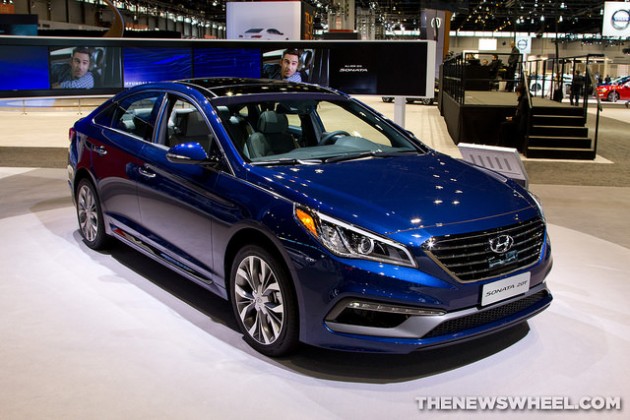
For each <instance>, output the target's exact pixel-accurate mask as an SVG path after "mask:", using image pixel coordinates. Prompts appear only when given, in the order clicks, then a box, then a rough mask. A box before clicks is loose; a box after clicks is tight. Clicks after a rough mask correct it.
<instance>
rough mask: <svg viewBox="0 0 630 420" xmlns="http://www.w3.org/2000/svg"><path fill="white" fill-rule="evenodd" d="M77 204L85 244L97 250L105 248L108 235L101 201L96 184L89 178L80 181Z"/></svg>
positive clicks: (80, 228) (80, 229)
mask: <svg viewBox="0 0 630 420" xmlns="http://www.w3.org/2000/svg"><path fill="white" fill-rule="evenodd" d="M76 205H77V219H78V221H79V232H80V233H81V236H82V237H83V241H84V242H85V244H86V245H87V246H88V247H89V248H91V249H95V250H99V249H103V248H105V247H106V245H107V239H108V237H107V234H106V233H105V223H104V221H103V212H102V210H101V203H100V201H99V199H98V195H97V194H96V190H95V188H94V185H92V183H91V182H90V181H89V180H88V179H82V180H81V181H79V187H78V188H77V195H76Z"/></svg>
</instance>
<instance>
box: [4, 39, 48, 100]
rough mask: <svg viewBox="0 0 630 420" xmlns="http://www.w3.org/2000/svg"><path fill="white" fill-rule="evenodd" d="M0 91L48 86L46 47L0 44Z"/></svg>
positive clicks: (44, 87)
mask: <svg viewBox="0 0 630 420" xmlns="http://www.w3.org/2000/svg"><path fill="white" fill-rule="evenodd" d="M0 74H2V77H0V91H10V92H15V91H22V90H26V91H28V90H38V89H48V88H50V83H49V82H48V48H46V47H44V46H32V47H22V46H13V45H0Z"/></svg>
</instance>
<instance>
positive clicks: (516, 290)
mask: <svg viewBox="0 0 630 420" xmlns="http://www.w3.org/2000/svg"><path fill="white" fill-rule="evenodd" d="M531 276H532V275H531V273H529V272H527V273H522V274H518V275H516V276H512V277H508V278H506V279H503V280H498V281H493V282H492V283H486V284H484V285H483V287H482V288H481V306H487V305H491V304H493V303H496V302H500V301H502V300H505V299H509V298H511V297H514V296H518V295H521V294H523V293H525V292H527V291H528V290H529V282H530V280H531Z"/></svg>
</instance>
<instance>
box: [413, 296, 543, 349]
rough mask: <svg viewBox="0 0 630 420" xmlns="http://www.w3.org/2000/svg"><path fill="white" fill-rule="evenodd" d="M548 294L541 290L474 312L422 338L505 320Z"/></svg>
mask: <svg viewBox="0 0 630 420" xmlns="http://www.w3.org/2000/svg"><path fill="white" fill-rule="evenodd" d="M548 294H549V293H548V292H547V291H546V290H541V291H540V292H538V293H534V294H533V295H531V296H527V297H525V298H523V299H520V300H517V301H515V302H512V303H508V304H505V305H502V306H498V307H495V308H491V309H487V310H485V311H480V312H476V313H474V314H472V315H468V316H463V317H461V318H455V319H451V320H449V321H445V322H443V323H441V324H440V325H438V326H437V327H435V328H434V329H432V330H431V331H429V332H428V333H427V334H426V335H425V336H424V337H422V338H431V337H439V336H441V335H449V334H455V333H460V332H462V331H464V330H468V329H470V328H476V327H479V326H481V325H485V324H489V323H492V322H494V321H498V320H500V319H503V318H507V317H509V316H512V315H514V314H516V313H518V312H520V311H522V310H524V309H527V308H529V307H530V306H533V305H535V304H537V303H538V302H540V301H541V300H543V299H545V298H546V297H547V296H548Z"/></svg>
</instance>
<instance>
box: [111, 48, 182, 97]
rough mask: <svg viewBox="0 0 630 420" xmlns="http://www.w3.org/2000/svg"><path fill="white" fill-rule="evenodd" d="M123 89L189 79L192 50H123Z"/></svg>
mask: <svg viewBox="0 0 630 420" xmlns="http://www.w3.org/2000/svg"><path fill="white" fill-rule="evenodd" d="M123 68H124V81H125V87H132V86H136V85H140V84H143V83H148V82H164V81H169V80H180V79H190V78H191V77H192V74H193V73H192V50H191V49H190V48H170V47H125V48H123Z"/></svg>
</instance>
